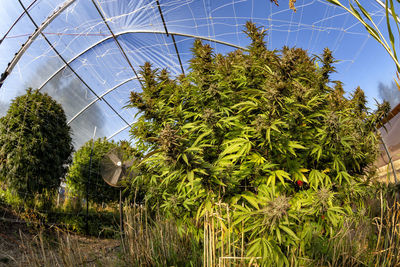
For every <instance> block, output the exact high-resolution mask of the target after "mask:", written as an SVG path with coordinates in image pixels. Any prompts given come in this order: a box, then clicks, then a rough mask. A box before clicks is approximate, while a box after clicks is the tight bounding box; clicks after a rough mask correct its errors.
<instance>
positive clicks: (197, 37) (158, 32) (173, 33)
mask: <svg viewBox="0 0 400 267" xmlns="http://www.w3.org/2000/svg"><path fill="white" fill-rule="evenodd" d="M132 33H151V34H166V33H165V32H163V31H153V30H129V31H123V32H120V33H116V34H115V36H117V37H118V36H122V35H126V34H132ZM169 34H171V35H177V36H182V37H189V38H194V39H201V40H204V41H209V42H213V43H217V44H222V45H226V46H230V47H233V48H237V49H242V50H247V49H246V48H244V47H242V46H239V45H235V44H232V43H228V42H224V41H220V40H216V39H213V38H208V37H203V36H197V35H192V34H186V33H177V32H169ZM110 39H113V37H112V36H108V37H106V38H104V39H102V40H100V41H98V42H97V43H95V44H93V45H92V46H90V47H88V48H86V49H85V50H83V51H82V52H81V53H79V54H78V55H76V56H75V57H73V58H72V59H70V60H69V61H68V64H71V63H72V62H73V61H75V60H76V59H78V58H79V57H81V56H83V55H84V54H86V53H87V52H89V51H90V50H92V49H93V48H95V47H97V46H98V45H100V44H102V43H104V42H106V41H108V40H110ZM65 67H66V65H64V66H62V67H60V68H59V69H58V70H57V71H56V72H55V73H54V74H53V75H51V76H50V77H49V78H48V79H47V80H46V81H45V82H44V83H43V84H42V85H41V86H40V87H39V90H41V89H42V88H43V87H44V86H45V85H46V84H47V83H48V82H49V81H50V80H51V79H53V78H54V76H56V75H57V74H58V73H60V72H61V71H62V70H63V69H64V68H65Z"/></svg>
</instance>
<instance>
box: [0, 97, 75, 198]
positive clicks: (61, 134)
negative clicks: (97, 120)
mask: <svg viewBox="0 0 400 267" xmlns="http://www.w3.org/2000/svg"><path fill="white" fill-rule="evenodd" d="M70 131H71V130H70V127H69V126H68V125H67V120H66V116H65V113H64V111H63V109H62V107H61V105H60V104H58V103H57V102H56V101H54V100H53V99H52V98H51V97H50V96H49V95H47V94H42V93H40V92H39V91H38V90H32V89H28V90H27V91H26V94H25V95H22V96H19V97H17V98H15V99H14V100H13V101H12V103H11V106H10V108H9V110H8V111H7V115H6V116H5V117H3V118H2V119H1V121H0V177H1V179H2V180H3V181H4V182H5V183H6V185H7V186H9V187H10V188H11V189H12V190H13V191H14V192H15V193H16V194H17V195H18V196H19V197H20V198H22V199H26V200H33V199H34V198H35V194H39V195H45V193H46V191H47V193H46V194H47V195H51V194H52V193H54V192H55V191H56V189H57V188H58V187H59V185H60V181H61V178H62V177H64V175H65V173H66V170H67V165H68V164H69V163H70V162H71V153H72V151H73V146H72V139H71V136H70Z"/></svg>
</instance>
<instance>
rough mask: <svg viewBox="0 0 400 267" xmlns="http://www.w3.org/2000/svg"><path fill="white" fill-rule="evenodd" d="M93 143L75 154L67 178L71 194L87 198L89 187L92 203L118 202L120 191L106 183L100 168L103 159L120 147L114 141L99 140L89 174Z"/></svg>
mask: <svg viewBox="0 0 400 267" xmlns="http://www.w3.org/2000/svg"><path fill="white" fill-rule="evenodd" d="M92 143H93V141H92V140H89V141H87V142H86V143H85V144H84V145H83V146H82V147H81V148H80V149H79V150H78V151H76V153H75V154H74V159H73V162H72V165H71V167H70V168H69V171H68V174H67V176H66V180H67V186H68V190H69V194H71V195H77V196H79V197H86V186H87V188H88V194H89V200H90V201H93V202H95V203H100V204H101V203H102V202H110V201H117V200H118V199H119V190H118V189H117V188H114V187H111V186H110V185H108V184H107V183H106V182H104V180H103V178H102V176H101V171H100V168H101V160H102V159H103V157H104V156H105V155H106V154H107V153H108V152H109V151H110V150H111V149H113V148H116V147H117V146H118V145H117V144H116V143H114V142H113V141H111V142H109V141H107V140H106V139H100V138H99V139H97V140H96V141H95V142H94V146H93V155H92V166H91V173H89V170H90V168H89V167H90V166H89V165H90V154H91V150H92ZM89 179H90V180H89Z"/></svg>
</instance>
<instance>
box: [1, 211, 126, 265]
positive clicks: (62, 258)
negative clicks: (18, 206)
mask: <svg viewBox="0 0 400 267" xmlns="http://www.w3.org/2000/svg"><path fill="white" fill-rule="evenodd" d="M41 244H43V245H41ZM43 248H44V249H43ZM120 250H121V248H120V241H119V240H117V239H100V238H95V237H85V236H80V235H76V234H72V233H66V232H65V231H62V230H60V229H57V227H55V226H51V225H50V226H49V225H47V226H46V227H37V226H36V225H33V224H31V225H28V224H26V223H24V222H23V220H21V218H20V217H19V216H18V215H17V214H16V213H15V212H12V211H11V210H9V209H7V208H6V207H3V206H1V205H0V267H2V266H81V265H84V266H110V264H112V265H113V264H115V263H116V262H118V261H119V260H118V256H119V255H120Z"/></svg>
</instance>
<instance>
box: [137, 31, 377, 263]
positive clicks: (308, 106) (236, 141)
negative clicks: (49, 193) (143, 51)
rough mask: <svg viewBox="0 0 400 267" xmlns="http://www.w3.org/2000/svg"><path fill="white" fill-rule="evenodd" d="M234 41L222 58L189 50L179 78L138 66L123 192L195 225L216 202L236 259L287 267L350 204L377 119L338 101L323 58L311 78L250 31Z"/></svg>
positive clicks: (207, 50)
mask: <svg viewBox="0 0 400 267" xmlns="http://www.w3.org/2000/svg"><path fill="white" fill-rule="evenodd" d="M245 32H246V33H247V34H248V36H249V37H250V38H251V40H252V43H251V45H250V47H249V48H248V51H247V52H244V51H241V50H237V51H234V52H232V53H229V54H228V55H226V56H223V55H220V54H215V53H214V51H213V49H212V48H211V47H210V46H209V45H204V44H202V43H201V41H199V40H196V41H195V43H194V47H193V49H192V51H193V58H192V60H191V61H190V68H191V71H190V73H189V74H188V75H187V76H181V77H179V78H177V79H172V78H170V77H169V75H168V72H167V71H166V70H158V69H153V68H152V67H151V65H150V64H149V63H146V64H145V65H144V66H143V67H142V70H141V74H142V77H143V84H144V86H143V92H142V93H135V92H132V93H131V98H130V106H131V107H135V108H138V109H139V111H140V115H139V118H138V120H137V122H136V123H135V124H134V126H133V127H132V129H131V134H132V137H134V138H136V139H137V140H138V141H137V145H138V149H139V150H141V151H142V152H143V153H149V152H151V153H150V154H149V156H148V157H147V158H146V159H145V160H143V161H142V164H141V168H143V169H146V170H147V171H143V172H140V175H138V176H137V177H135V178H134V179H133V180H132V185H133V186H136V185H139V184H142V183H145V184H146V185H147V187H148V190H147V195H146V198H147V202H148V203H149V204H150V205H152V206H154V207H160V208H161V209H163V210H164V211H165V212H167V213H169V214H171V215H173V216H175V217H177V218H180V219H181V220H182V221H184V222H185V223H186V224H189V225H190V224H191V225H193V226H195V227H198V226H199V225H201V224H202V222H203V218H204V216H205V215H206V214H208V215H210V214H211V215H212V214H214V213H215V207H216V206H217V204H218V203H221V202H222V203H227V204H228V205H230V206H232V207H233V208H232V210H236V212H235V213H234V214H232V215H231V218H232V217H233V220H234V223H232V225H233V226H232V227H233V228H234V229H232V231H237V232H240V231H244V234H245V239H246V243H247V244H248V245H247V254H248V255H249V256H259V257H262V259H263V261H264V263H265V264H278V265H282V264H288V261H289V259H290V257H291V256H293V255H295V254H296V255H297V256H303V257H304V256H306V255H307V251H309V250H310V249H311V245H310V244H311V243H310V242H311V240H312V239H313V238H314V237H315V236H331V235H334V234H335V231H336V229H338V227H340V225H341V223H342V221H343V217H344V216H348V215H349V214H351V213H352V210H353V209H354V208H355V207H356V206H357V205H361V203H360V202H358V199H359V198H360V197H361V196H362V195H363V187H364V186H365V179H366V178H365V177H366V174H367V173H366V170H367V169H368V168H369V167H371V165H372V163H373V162H374V160H375V158H376V155H377V143H378V140H377V136H376V133H375V124H376V121H377V120H378V119H380V117H382V114H384V113H385V112H384V111H383V110H384V107H383V106H382V107H379V108H378V112H377V113H375V114H370V113H369V112H367V111H368V110H367V107H366V100H365V96H364V93H363V91H362V90H361V89H360V88H357V89H356V90H355V91H354V93H353V95H352V97H351V98H350V99H347V98H345V97H344V91H343V88H342V86H341V83H340V82H338V81H337V82H331V81H330V78H329V76H330V74H331V73H332V72H333V71H334V67H333V65H332V64H333V63H334V59H333V57H332V55H331V52H330V51H329V50H328V49H325V51H324V54H323V55H322V57H321V58H320V61H321V62H322V67H321V68H319V67H318V66H317V64H316V60H317V59H316V58H310V57H309V56H308V55H307V53H306V51H304V50H302V49H299V48H288V47H284V48H283V49H282V50H281V51H279V52H278V51H269V50H267V48H266V47H265V42H264V36H265V34H266V33H265V32H264V31H261V30H260V29H259V28H257V27H256V26H255V25H254V24H252V23H247V24H246V31H245ZM330 85H334V86H333V87H331V86H330ZM223 221H224V219H223V220H221V222H222V223H223ZM243 226H244V227H243ZM242 227H243V229H242ZM222 228H224V227H222ZM235 229H236V230H235Z"/></svg>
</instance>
